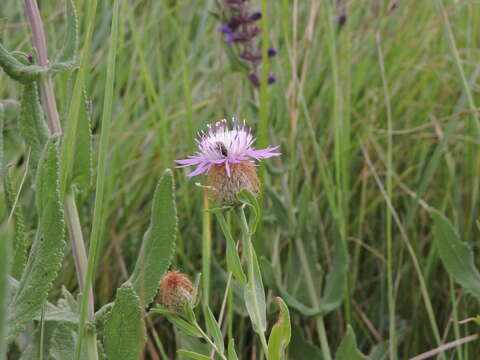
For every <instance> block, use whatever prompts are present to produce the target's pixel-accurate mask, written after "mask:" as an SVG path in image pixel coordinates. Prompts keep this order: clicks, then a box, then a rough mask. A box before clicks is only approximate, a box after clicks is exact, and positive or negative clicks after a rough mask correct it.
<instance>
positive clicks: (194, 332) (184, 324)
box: [150, 306, 202, 338]
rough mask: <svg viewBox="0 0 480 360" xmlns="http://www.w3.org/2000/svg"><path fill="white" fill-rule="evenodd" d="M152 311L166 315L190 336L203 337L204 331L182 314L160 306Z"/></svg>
mask: <svg viewBox="0 0 480 360" xmlns="http://www.w3.org/2000/svg"><path fill="white" fill-rule="evenodd" d="M150 312H154V313H158V314H162V315H164V316H165V317H166V318H167V319H168V321H170V322H171V323H172V324H173V325H174V326H175V327H176V328H177V329H178V330H181V331H183V332H184V333H185V334H186V335H188V336H192V337H198V338H200V337H202V333H201V332H200V331H199V330H198V329H197V328H196V327H195V325H192V324H191V323H190V322H189V321H187V320H186V319H185V318H184V317H182V316H180V314H177V313H174V312H172V311H170V310H168V309H165V308H162V307H160V306H158V307H155V308H153V309H151V310H150Z"/></svg>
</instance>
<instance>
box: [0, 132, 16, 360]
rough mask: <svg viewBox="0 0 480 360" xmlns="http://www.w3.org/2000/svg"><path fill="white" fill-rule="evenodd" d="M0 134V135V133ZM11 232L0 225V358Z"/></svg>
mask: <svg viewBox="0 0 480 360" xmlns="http://www.w3.org/2000/svg"><path fill="white" fill-rule="evenodd" d="M0 136H1V135H0ZM12 237H13V234H12V230H11V228H10V226H8V224H6V223H5V224H3V225H1V226H0V360H4V359H5V353H6V347H7V346H6V340H7V328H6V324H7V322H6V320H7V304H8V298H9V295H10V290H9V280H8V273H9V270H10V249H11V240H12Z"/></svg>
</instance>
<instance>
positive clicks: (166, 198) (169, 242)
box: [131, 169, 177, 305]
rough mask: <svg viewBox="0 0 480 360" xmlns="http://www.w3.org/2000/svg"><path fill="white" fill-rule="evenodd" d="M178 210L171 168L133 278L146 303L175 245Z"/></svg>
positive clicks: (160, 185)
mask: <svg viewBox="0 0 480 360" xmlns="http://www.w3.org/2000/svg"><path fill="white" fill-rule="evenodd" d="M176 232H177V210H176V208H175V199H174V182H173V175H172V172H171V171H170V170H169V169H167V170H166V171H165V173H164V174H163V176H162V178H161V179H160V182H159V183H158V185H157V188H156V190H155V194H154V195H153V205H152V215H151V218H150V226H149V228H148V230H147V232H146V233H145V235H144V237H143V242H142V248H141V249H140V254H139V256H138V260H137V263H136V264H135V269H134V271H133V274H132V276H131V281H132V283H133V287H134V289H135V291H136V293H137V294H138V295H139V296H140V299H141V300H142V304H143V305H148V304H150V303H151V302H152V300H153V298H154V296H155V294H156V293H157V290H158V286H159V283H160V279H161V278H162V276H163V275H164V274H165V273H166V271H167V269H168V267H169V266H170V262H171V260H172V256H173V251H174V249H175V236H176Z"/></svg>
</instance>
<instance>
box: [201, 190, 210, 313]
mask: <svg viewBox="0 0 480 360" xmlns="http://www.w3.org/2000/svg"><path fill="white" fill-rule="evenodd" d="M203 209H204V211H203V214H202V282H203V289H202V290H203V306H205V307H207V306H208V302H209V299H210V269H211V263H212V231H211V227H210V224H211V215H210V213H209V212H208V211H207V210H208V209H209V204H208V197H207V193H206V192H204V194H203Z"/></svg>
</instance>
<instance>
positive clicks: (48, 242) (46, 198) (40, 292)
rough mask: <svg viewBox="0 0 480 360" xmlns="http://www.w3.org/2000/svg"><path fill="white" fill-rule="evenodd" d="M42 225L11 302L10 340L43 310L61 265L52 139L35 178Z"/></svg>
mask: <svg viewBox="0 0 480 360" xmlns="http://www.w3.org/2000/svg"><path fill="white" fill-rule="evenodd" d="M36 191H37V193H36V202H37V208H38V210H39V212H38V214H39V225H38V229H37V234H36V236H35V240H34V242H33V245H32V249H31V251H30V256H29V258H28V262H27V265H26V268H25V271H24V272H23V275H22V278H21V280H20V284H19V288H18V291H17V293H16V294H15V297H14V298H13V300H12V301H11V303H10V305H9V319H8V323H9V335H8V338H9V340H10V341H11V340H12V339H13V338H14V337H15V336H16V335H17V334H18V333H19V332H21V331H22V330H23V328H24V327H25V325H26V324H27V323H28V322H30V321H31V320H32V319H33V318H34V317H35V315H36V314H37V313H38V312H39V311H40V309H41V307H42V304H43V303H44V301H45V300H46V298H47V295H48V292H49V291H50V289H51V287H52V283H53V280H55V278H56V276H57V272H58V270H59V269H60V267H61V265H62V259H63V251H64V248H65V239H64V238H65V221H64V216H63V208H62V206H61V203H60V192H59V188H58V157H57V148H56V144H55V140H54V139H52V140H50V141H49V142H48V143H47V145H46V146H45V151H44V153H43V156H42V160H41V162H40V167H39V172H38V176H37V182H36Z"/></svg>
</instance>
